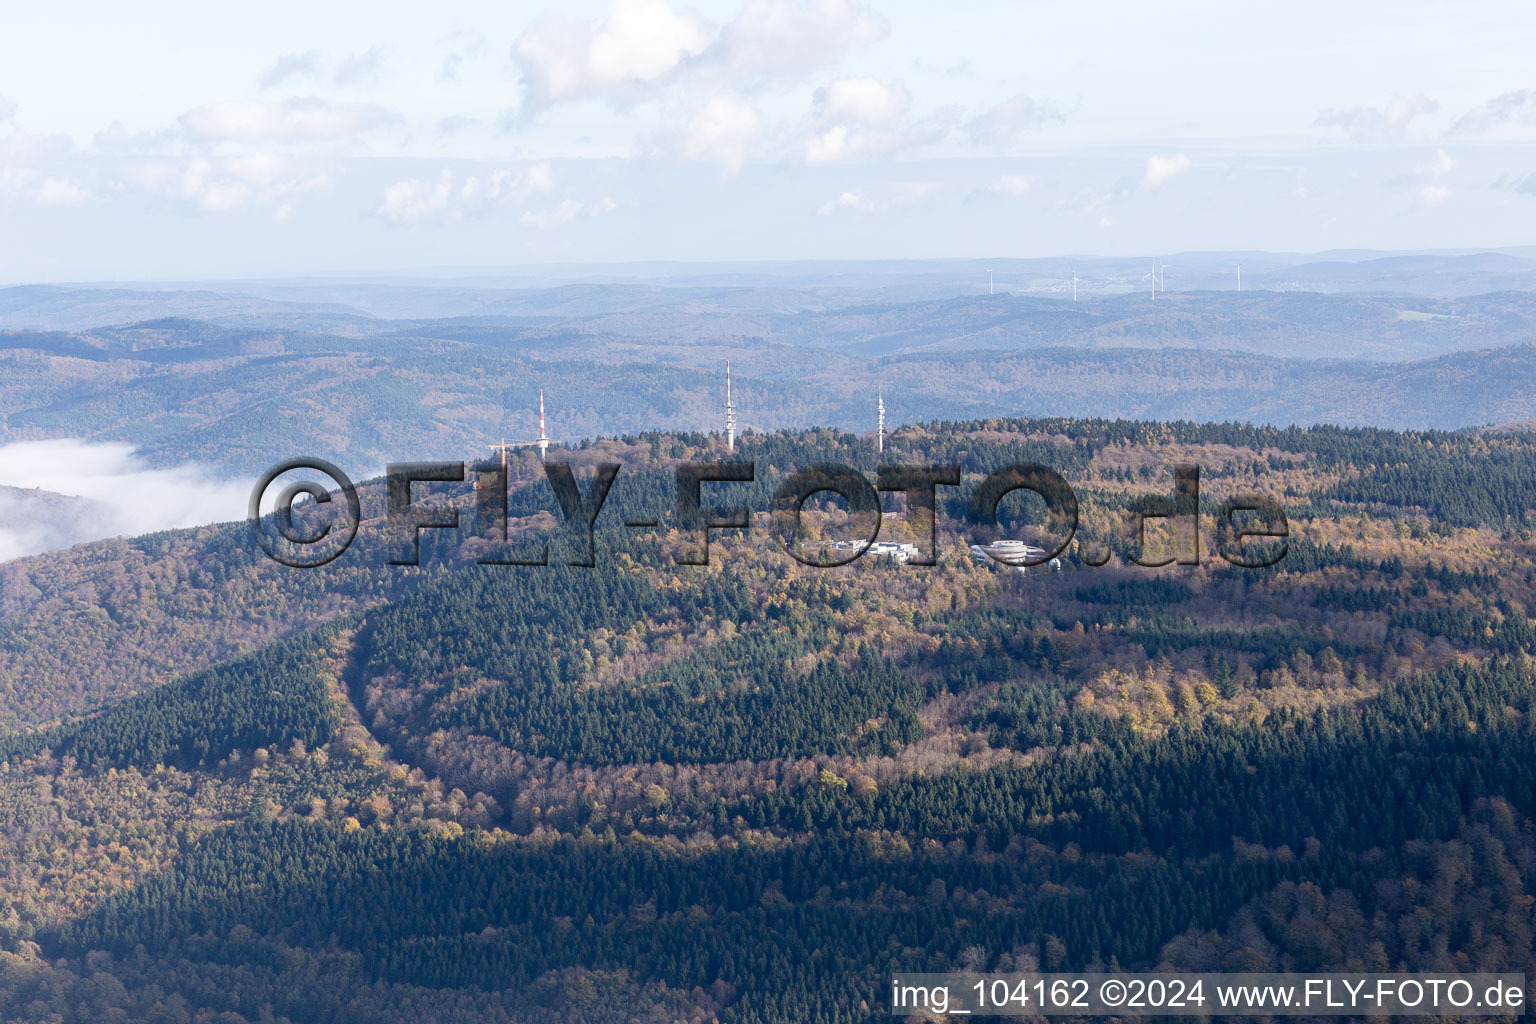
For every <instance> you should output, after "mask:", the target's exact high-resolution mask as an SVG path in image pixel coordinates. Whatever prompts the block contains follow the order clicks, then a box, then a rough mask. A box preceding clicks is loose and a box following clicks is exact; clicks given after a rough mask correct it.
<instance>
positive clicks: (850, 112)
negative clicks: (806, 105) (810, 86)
mask: <svg viewBox="0 0 1536 1024" xmlns="http://www.w3.org/2000/svg"><path fill="white" fill-rule="evenodd" d="M815 104H816V114H817V116H818V117H821V118H822V119H824V120H827V121H860V122H863V123H864V124H883V123H884V122H887V121H894V120H895V119H896V118H898V117H901V116H902V115H903V114H905V113H906V112H907V111H908V110H910V109H911V107H912V94H911V93H909V92H907V90H906V87H905V86H903V85H902V84H901V83H900V82H897V83H896V84H895V85H886V84H885V83H884V82H881V81H880V80H879V79H877V78H870V77H864V78H839V79H837V80H836V81H834V82H831V83H829V84H827V85H824V86H822V87H821V88H820V89H817V90H816V95H815Z"/></svg>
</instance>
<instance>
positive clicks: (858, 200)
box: [816, 189, 886, 217]
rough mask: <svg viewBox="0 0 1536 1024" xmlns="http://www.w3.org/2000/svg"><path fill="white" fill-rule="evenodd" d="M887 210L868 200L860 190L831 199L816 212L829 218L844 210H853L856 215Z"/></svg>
mask: <svg viewBox="0 0 1536 1024" xmlns="http://www.w3.org/2000/svg"><path fill="white" fill-rule="evenodd" d="M885 209H886V207H885V206H883V205H880V204H877V203H874V202H872V201H870V200H869V199H868V198H866V197H865V195H864V193H863V192H861V191H859V190H858V189H852V190H850V191H847V192H843V193H842V194H840V195H839V196H838V197H837V198H836V199H829V200H827V201H826V202H825V203H822V204H821V207H820V208H819V209H818V210H817V211H816V212H817V213H819V214H821V215H822V216H823V217H828V216H831V215H832V214H834V213H839V212H841V211H843V210H852V211H854V212H856V213H879V212H881V211H883V210H885Z"/></svg>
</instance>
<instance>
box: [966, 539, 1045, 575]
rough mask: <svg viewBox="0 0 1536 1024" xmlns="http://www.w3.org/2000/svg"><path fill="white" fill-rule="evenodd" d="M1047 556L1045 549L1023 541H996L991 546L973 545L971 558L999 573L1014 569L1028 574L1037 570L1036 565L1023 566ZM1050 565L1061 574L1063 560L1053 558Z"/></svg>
mask: <svg viewBox="0 0 1536 1024" xmlns="http://www.w3.org/2000/svg"><path fill="white" fill-rule="evenodd" d="M1043 554H1045V549H1044V548H1037V547H1034V546H1033V545H1030V544H1026V543H1024V542H1023V541H1021V540H995V541H993V542H992V543H991V544H972V545H971V558H972V559H974V560H975V561H978V562H982V563H985V564H987V565H989V566H991V567H992V568H994V569H997V570H998V571H1000V572H1002V571H1006V570H1008V569H1012V570H1013V571H1014V572H1021V573H1023V572H1028V571H1029V570H1030V569H1033V568H1035V566H1034V565H1023V564H1021V563H1023V562H1028V561H1030V560H1031V559H1036V558H1039V557H1040V556H1041V555H1043ZM1046 564H1048V565H1049V566H1050V567H1051V568H1052V569H1053V570H1055V571H1056V572H1061V559H1059V558H1053V559H1051V560H1050V561H1049V562H1048V563H1046Z"/></svg>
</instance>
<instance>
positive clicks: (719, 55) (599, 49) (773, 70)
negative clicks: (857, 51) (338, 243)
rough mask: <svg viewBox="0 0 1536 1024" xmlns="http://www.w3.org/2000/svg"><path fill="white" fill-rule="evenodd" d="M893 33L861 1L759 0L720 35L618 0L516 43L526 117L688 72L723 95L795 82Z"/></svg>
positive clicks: (655, 3) (452, 68) (659, 5)
mask: <svg viewBox="0 0 1536 1024" xmlns="http://www.w3.org/2000/svg"><path fill="white" fill-rule="evenodd" d="M887 31H888V29H887V26H886V24H885V21H884V20H883V19H882V18H880V17H879V16H878V15H876V14H875V13H874V12H873V11H872V10H870V8H869V7H867V6H866V5H864V4H863V3H860V2H858V0H805V2H795V0H751V2H750V3H748V4H747V6H746V7H745V8H744V9H743V10H742V12H741V14H739V15H738V16H737V17H736V18H735V19H733V20H732V21H730V22H728V23H727V24H726V25H724V26H723V27H721V28H720V29H719V30H718V31H715V30H714V29H713V28H712V26H710V25H708V24H707V23H706V22H705V21H704V20H703V19H701V18H700V17H698V16H697V15H696V14H694V13H692V12H689V11H678V10H675V9H674V8H673V7H672V6H671V5H670V4H669V3H668V2H667V0H610V2H609V7H608V10H607V12H606V14H605V15H604V16H603V17H602V18H600V19H597V20H595V21H573V20H570V19H567V18H561V17H548V18H543V19H541V20H540V21H538V22H536V23H535V24H534V25H533V26H532V27H531V28H529V29H528V30H527V31H526V32H524V33H523V35H522V36H520V37H519V38H518V39H517V41H516V42H515V43H514V44H513V46H512V59H513V61H514V62H515V63H516V64H517V66H518V69H519V71H520V72H521V73H522V77H523V94H524V102H523V111H522V112H523V113H524V114H528V113H532V112H535V111H538V110H541V109H543V108H545V107H548V106H550V105H552V104H555V103H561V102H565V101H570V100H580V99H600V100H604V101H606V102H608V103H610V104H612V105H615V106H621V107H622V106H630V105H633V104H635V103H638V102H640V101H642V100H645V99H648V98H650V97H651V96H652V95H653V94H654V93H655V91H656V90H658V89H660V88H662V87H663V86H665V85H667V84H670V83H671V82H673V81H674V80H675V79H677V78H678V77H679V76H680V75H683V74H684V73H688V74H690V75H696V76H699V80H700V81H701V82H703V83H704V84H703V85H701V86H700V87H701V88H707V89H709V90H710V91H711V93H715V94H719V93H723V92H738V93H740V92H744V91H751V90H753V89H756V88H759V87H762V86H764V85H767V84H769V83H772V82H780V81H786V80H795V79H798V78H801V77H803V76H805V75H807V74H810V73H812V72H814V71H817V70H820V69H822V68H825V67H827V66H828V65H830V64H832V63H833V62H835V61H836V60H837V59H838V58H839V57H841V56H842V54H843V53H844V52H846V51H847V50H848V49H849V48H850V47H852V46H855V45H858V44H859V43H864V42H870V41H873V40H876V39H881V38H883V37H884V36H885V35H886V33H887ZM450 57H452V55H450ZM457 74H458V62H457V61H453V60H448V61H445V62H444V65H443V70H442V75H443V77H447V78H453V77H456V76H457Z"/></svg>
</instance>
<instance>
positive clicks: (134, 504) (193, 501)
mask: <svg viewBox="0 0 1536 1024" xmlns="http://www.w3.org/2000/svg"><path fill="white" fill-rule="evenodd" d="M250 486H251V483H250V481H248V480H245V481H232V480H228V479H221V478H220V477H219V475H218V474H217V473H216V471H214V470H211V469H208V468H207V467H203V466H199V465H197V464H187V465H183V466H178V467H175V468H171V469H152V468H150V467H149V466H148V465H146V464H145V463H144V462H143V460H142V459H140V458H139V456H138V454H137V453H136V451H135V449H134V447H133V446H132V445H130V444H122V443H107V444H89V443H86V442H84V441H79V440H74V439H63V440H52V441H21V442H17V443H15V444H8V445H0V562H3V561H8V560H10V559H13V558H20V557H22V556H24V555H34V554H38V553H39V552H43V551H51V550H55V549H57V548H65V547H69V546H70V545H72V544H80V543H83V542H85V541H91V540H100V539H102V538H105V537H133V536H137V535H139V534H142V533H153V532H155V531H157V530H169V529H175V528H179V527H188V526H201V525H204V524H207V523H217V522H227V521H229V520H233V519H243V518H244V517H245V505H246V501H247V499H248V498H249V496H250Z"/></svg>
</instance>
